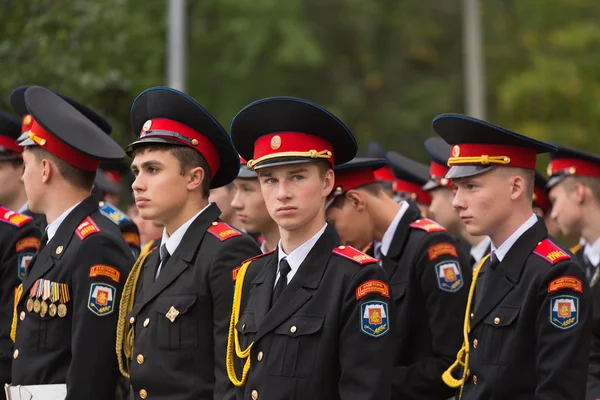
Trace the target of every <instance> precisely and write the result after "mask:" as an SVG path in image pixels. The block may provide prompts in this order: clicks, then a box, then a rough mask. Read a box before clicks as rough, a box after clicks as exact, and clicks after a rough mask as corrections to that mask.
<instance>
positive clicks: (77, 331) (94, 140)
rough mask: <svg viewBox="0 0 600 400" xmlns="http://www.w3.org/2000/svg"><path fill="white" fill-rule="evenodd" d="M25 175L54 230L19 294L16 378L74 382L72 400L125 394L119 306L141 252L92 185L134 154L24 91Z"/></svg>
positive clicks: (56, 102)
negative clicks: (104, 168)
mask: <svg viewBox="0 0 600 400" xmlns="http://www.w3.org/2000/svg"><path fill="white" fill-rule="evenodd" d="M24 100H25V104H26V107H27V110H28V115H29V119H30V124H29V130H28V132H26V134H25V135H24V136H25V137H24V139H23V140H22V141H21V142H20V145H21V146H24V147H25V150H24V151H23V160H24V164H25V172H24V174H23V182H24V184H25V190H26V192H27V198H28V199H29V202H30V207H31V210H32V211H34V212H39V213H43V214H45V215H46V218H47V219H48V223H49V225H48V227H47V228H46V232H45V234H44V235H43V237H42V239H41V246H40V250H39V252H38V254H37V255H36V256H35V257H34V259H33V260H32V261H31V263H30V265H29V268H28V271H27V274H26V276H25V280H24V282H23V286H22V290H21V293H20V295H19V296H18V301H17V305H16V310H15V311H16V312H15V317H16V318H15V319H16V321H15V322H16V323H17V324H18V325H17V327H16V339H15V350H14V352H13V365H12V385H13V386H15V385H25V386H26V385H40V384H65V383H66V398H67V399H68V400H79V399H98V400H106V399H109V398H112V397H114V396H115V390H116V386H117V377H118V368H117V358H116V356H115V354H114V352H113V351H112V349H113V348H114V342H115V337H116V335H115V332H116V323H117V316H118V313H117V306H118V304H119V299H120V296H121V292H122V287H123V283H124V282H125V279H126V276H127V274H128V273H129V269H130V266H131V264H132V263H133V259H132V257H131V253H130V252H129V250H128V248H127V245H126V243H125V241H124V240H123V238H122V236H121V235H120V233H119V231H118V229H117V227H116V226H115V225H114V224H113V223H112V222H110V221H108V220H107V219H106V218H105V217H103V216H102V214H100V212H99V211H98V203H97V202H96V201H95V200H94V198H93V197H91V196H90V190H91V188H92V184H93V181H94V177H95V175H96V168H97V167H98V165H99V164H100V161H101V160H106V159H120V158H123V157H124V155H125V153H124V152H123V150H122V149H121V148H120V147H119V145H117V143H115V142H114V141H112V140H111V139H110V138H108V136H106V134H104V133H103V132H102V131H101V130H100V129H99V128H98V127H97V126H96V125H94V124H93V123H92V122H91V121H90V120H88V119H87V118H86V117H85V116H83V115H82V114H81V113H80V112H78V111H77V110H76V109H74V108H73V107H72V106H71V105H69V104H68V103H67V102H66V101H64V100H63V99H61V98H60V97H59V96H57V95H56V94H54V93H52V92H51V91H49V90H47V89H44V88H41V87H36V86H31V87H29V88H28V89H27V91H26V92H25V95H24Z"/></svg>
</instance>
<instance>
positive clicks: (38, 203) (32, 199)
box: [21, 149, 45, 212]
mask: <svg viewBox="0 0 600 400" xmlns="http://www.w3.org/2000/svg"><path fill="white" fill-rule="evenodd" d="M23 165H24V166H25V169H24V171H23V175H22V176H21V180H22V181H23V185H24V186H25V194H26V195H27V201H28V202H29V209H30V210H31V211H33V212H44V210H43V208H42V207H43V204H42V199H43V197H44V192H45V191H44V189H45V188H44V171H43V170H44V168H43V167H42V163H41V162H39V161H38V160H37V159H36V157H35V155H34V154H33V153H32V152H30V151H29V150H27V149H25V150H24V151H23Z"/></svg>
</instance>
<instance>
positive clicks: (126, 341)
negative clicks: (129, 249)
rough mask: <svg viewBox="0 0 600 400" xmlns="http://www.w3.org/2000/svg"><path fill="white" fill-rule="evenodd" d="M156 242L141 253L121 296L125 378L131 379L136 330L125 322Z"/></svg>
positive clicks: (120, 335)
mask: <svg viewBox="0 0 600 400" xmlns="http://www.w3.org/2000/svg"><path fill="white" fill-rule="evenodd" d="M153 245H154V240H152V241H150V242H149V243H148V244H146V245H145V246H144V248H143V249H142V251H141V252H140V256H139V257H138V259H137V261H136V262H135V264H133V268H132V269H131V272H130V273H129V276H128V277H127V281H126V282H125V286H124V287H123V294H122V295H121V303H120V304H119V319H118V322H117V342H116V351H117V360H118V361H119V371H121V375H123V376H124V377H125V378H128V379H129V378H130V375H129V364H130V362H131V360H132V358H133V340H134V333H135V329H134V326H133V325H132V324H129V323H128V321H125V317H126V316H127V314H129V312H130V311H131V310H132V309H133V304H134V303H135V289H136V287H137V283H138V279H139V277H140V274H141V272H142V266H143V265H144V261H146V258H147V257H148V255H150V253H151V251H150V250H151V249H152V246H153Z"/></svg>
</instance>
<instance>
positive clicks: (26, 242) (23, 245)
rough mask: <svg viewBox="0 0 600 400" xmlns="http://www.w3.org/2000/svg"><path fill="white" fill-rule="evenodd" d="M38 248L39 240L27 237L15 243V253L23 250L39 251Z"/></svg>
mask: <svg viewBox="0 0 600 400" xmlns="http://www.w3.org/2000/svg"><path fill="white" fill-rule="evenodd" d="M39 248H40V239H38V238H36V237H33V236H28V237H26V238H23V239H21V240H19V241H18V242H17V253H19V252H21V251H23V250H25V249H36V250H37V249H39Z"/></svg>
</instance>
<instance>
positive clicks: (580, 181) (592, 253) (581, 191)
mask: <svg viewBox="0 0 600 400" xmlns="http://www.w3.org/2000/svg"><path fill="white" fill-rule="evenodd" d="M557 147H558V151H556V152H553V153H551V154H550V159H551V161H550V163H549V164H548V175H549V176H550V179H549V180H548V184H547V186H548V188H549V189H550V199H551V200H552V211H551V214H550V217H551V219H552V220H553V221H554V222H556V223H557V225H558V227H559V228H560V230H561V231H562V232H563V234H565V235H566V236H569V237H571V238H575V239H579V238H580V237H582V238H583V239H584V240H585V242H586V243H585V245H583V246H577V248H575V249H573V251H574V253H575V256H576V257H577V259H578V260H579V262H580V264H581V265H582V266H583V267H584V270H585V276H586V280H587V281H588V283H589V285H590V287H591V288H592V297H593V299H594V307H593V309H594V311H593V313H594V318H593V319H594V326H593V328H592V346H591V350H590V368H589V374H588V389H587V394H586V399H589V400H596V399H598V398H600V285H598V282H600V268H598V266H599V265H600V197H599V196H600V156H598V155H596V154H591V153H587V152H583V151H580V150H576V149H571V148H567V147H564V146H557Z"/></svg>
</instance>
